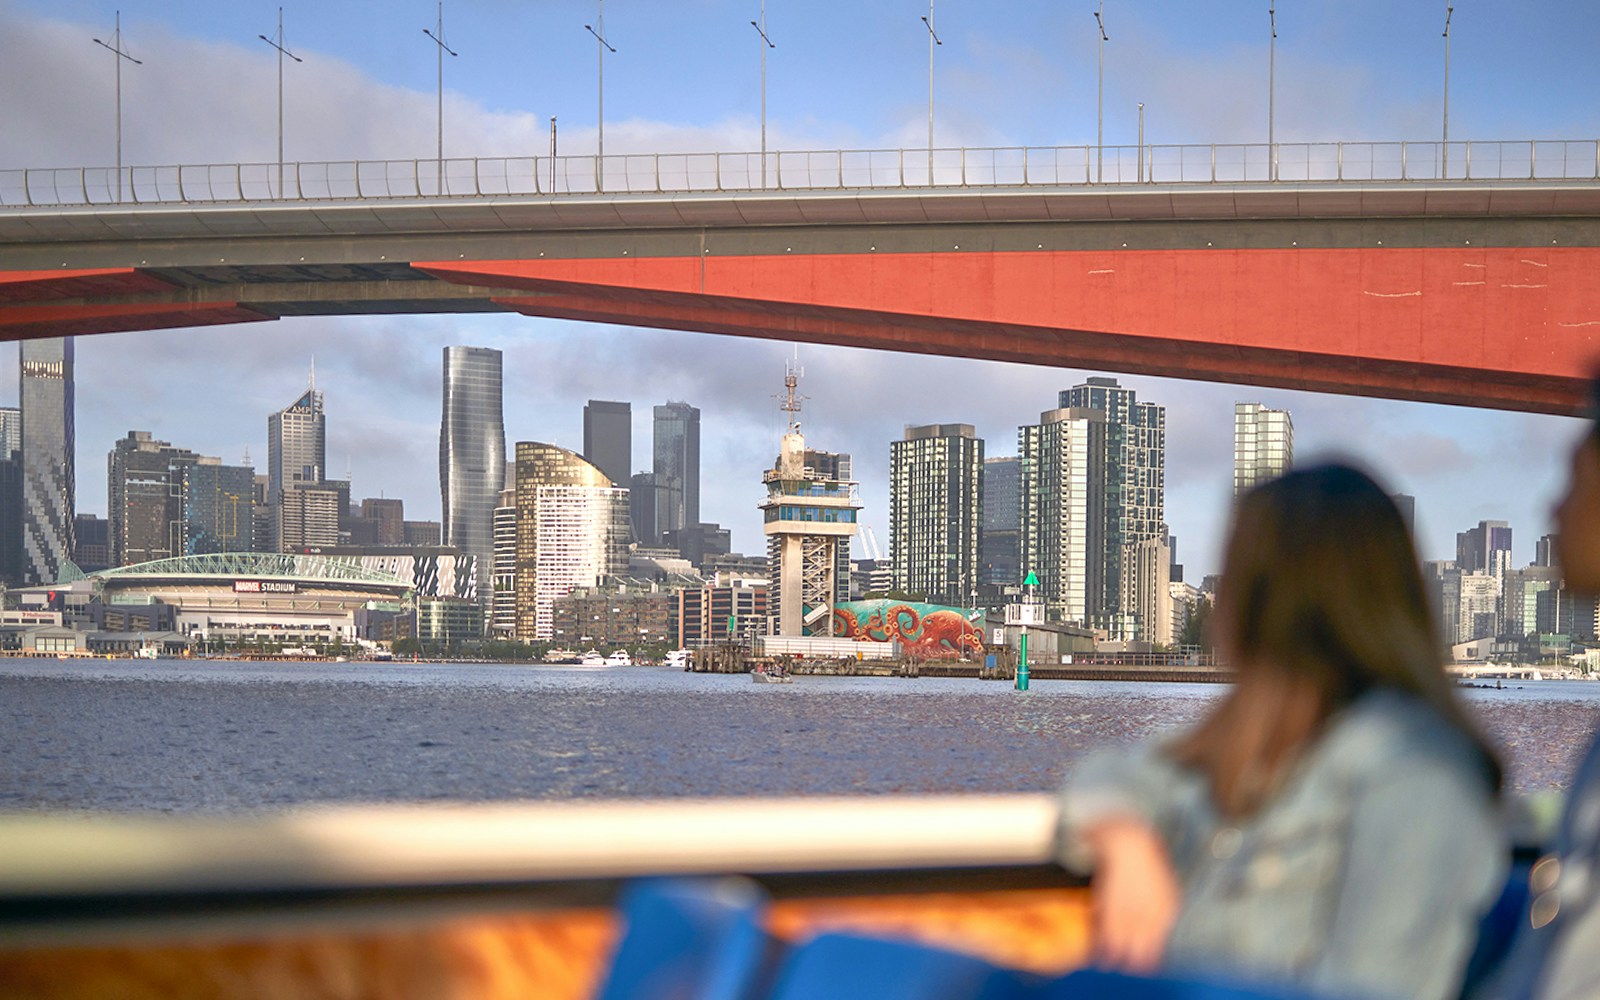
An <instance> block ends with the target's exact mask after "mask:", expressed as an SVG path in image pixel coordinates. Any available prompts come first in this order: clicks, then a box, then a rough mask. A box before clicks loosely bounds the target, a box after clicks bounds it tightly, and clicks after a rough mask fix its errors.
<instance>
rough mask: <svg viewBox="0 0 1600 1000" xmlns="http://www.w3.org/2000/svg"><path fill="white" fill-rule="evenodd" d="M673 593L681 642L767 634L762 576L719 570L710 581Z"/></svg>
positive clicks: (726, 639) (765, 592) (766, 605)
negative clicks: (700, 585)
mask: <svg viewBox="0 0 1600 1000" xmlns="http://www.w3.org/2000/svg"><path fill="white" fill-rule="evenodd" d="M676 596H677V605H678V606H677V616H678V620H677V636H678V644H679V645H680V646H685V647H688V646H697V645H702V644H705V643H709V642H725V641H729V640H743V639H746V638H748V637H750V636H756V635H767V634H768V631H769V629H770V627H771V616H770V614H769V608H768V604H767V596H768V589H767V582H766V581H765V580H762V579H754V578H744V577H738V576H734V575H729V574H719V575H718V576H717V577H716V578H715V579H713V580H712V581H711V582H710V583H709V584H707V585H705V586H703V587H685V588H684V589H682V590H679V591H678V592H677V595H676Z"/></svg>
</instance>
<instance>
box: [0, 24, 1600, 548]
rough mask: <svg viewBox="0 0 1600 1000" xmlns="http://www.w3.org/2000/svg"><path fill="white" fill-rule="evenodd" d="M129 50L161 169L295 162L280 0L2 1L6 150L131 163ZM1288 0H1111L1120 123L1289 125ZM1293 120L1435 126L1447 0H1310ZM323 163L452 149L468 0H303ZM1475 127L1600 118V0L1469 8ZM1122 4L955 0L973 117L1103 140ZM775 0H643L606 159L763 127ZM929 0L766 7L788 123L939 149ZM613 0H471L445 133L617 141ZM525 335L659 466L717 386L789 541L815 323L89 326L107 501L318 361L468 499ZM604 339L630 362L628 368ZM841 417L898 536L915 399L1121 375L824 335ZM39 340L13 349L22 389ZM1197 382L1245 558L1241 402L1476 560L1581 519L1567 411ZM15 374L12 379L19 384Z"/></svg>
mask: <svg viewBox="0 0 1600 1000" xmlns="http://www.w3.org/2000/svg"><path fill="white" fill-rule="evenodd" d="M119 6H120V9H121V10H122V26H123V43H124V46H125V47H126V48H127V49H128V50H129V51H130V52H131V53H132V54H133V55H134V56H136V57H138V58H140V59H142V60H144V64H143V65H142V66H125V67H124V74H123V127H124V150H123V159H124V162H125V163H130V164H152V163H179V162H183V163H195V162H236V161H240V160H244V161H267V160H270V159H272V158H273V157H274V156H275V148H276V141H277V138H276V103H275V102H276V69H277V62H276V54H275V53H274V52H273V51H272V50H271V49H270V48H269V47H268V46H267V45H265V44H264V43H262V42H261V41H260V40H259V39H257V37H256V36H257V35H258V34H267V35H269V36H270V35H272V34H273V33H274V31H275V30H276V18H277V6H278V5H277V4H276V3H240V2H229V3H221V4H218V3H214V2H198V0H196V2H171V0H168V2H142V0H123V2H121V3H120V4H118V3H112V2H96V0H53V2H49V3H43V2H21V0H0V136H4V137H5V138H4V140H3V141H0V167H18V166H67V165H72V166H76V165H86V164H87V165H103V164H109V163H111V162H112V160H113V157H114V145H113V115H112V93H113V90H112V87H113V75H112V65H111V64H112V57H111V55H110V53H108V52H106V51H105V50H103V49H101V48H99V47H97V46H95V45H94V44H93V42H92V41H91V39H93V38H95V37H99V38H103V39H108V40H109V37H110V32H111V30H112V26H113V18H114V14H115V11H116V10H117V9H118V8H119ZM1267 6H1268V5H1267V3H1266V2H1265V0H1263V2H1259V3H1257V2H1250V3H1242V2H1239V3H1235V2H1214V3H1206V2H1194V0H1191V2H1179V0H1169V2H1154V0H1148V2H1135V0H1107V2H1106V4H1105V21H1106V25H1107V29H1108V31H1109V33H1110V36H1111V41H1110V42H1108V43H1107V44H1106V46H1105V57H1106V62H1105V136H1106V141H1107V143H1132V142H1134V141H1135V136H1136V128H1137V110H1136V105H1137V103H1138V102H1140V101H1142V102H1144V103H1145V114H1146V137H1147V140H1148V141H1150V142H1154V143H1165V142H1260V141H1264V140H1265V138H1266V132H1267V57H1268V16H1267ZM1277 6H1278V10H1277V23H1278V40H1277V53H1276V67H1277V73H1276V117H1275V125H1276V135H1277V138H1278V139H1279V140H1280V141H1283V142H1293V141H1301V140H1334V139H1349V140H1362V139H1385V140H1389V139H1418V140H1425V139H1433V138H1437V137H1438V135H1439V132H1440V128H1441V118H1442V97H1443V95H1442V88H1443V76H1444V39H1443V38H1442V37H1441V32H1442V30H1443V27H1444V17H1445V4H1443V3H1437V4H1434V3H1415V2H1406V3H1398V4H1397V3H1393V2H1365V0H1362V2H1352V0H1322V2H1299V0H1281V2H1280V3H1278V5H1277ZM283 7H284V19H285V26H286V34H287V41H288V44H289V47H290V48H291V49H292V50H293V51H295V52H296V53H297V54H298V55H300V56H302V57H303V58H304V59H305V62H304V63H302V64H290V65H289V66H288V68H287V70H286V73H285V101H286V109H285V118H286V128H285V133H286V135H285V146H286V150H285V151H286V155H287V157H288V158H290V159H302V160H315V159H352V158H357V157H362V158H372V157H389V158H412V157H431V156H432V155H433V152H434V142H435V127H436V120H435V99H436V97H435V80H436V78H435V66H436V64H435V59H434V52H435V50H434V48H433V45H432V42H430V41H429V40H428V38H427V37H426V36H425V35H423V34H422V28H424V27H429V28H432V27H433V26H434V23H435V17H436V10H437V8H436V4H435V3H434V2H431V0H403V2H386V3H382V4H379V3H370V2H368V3H354V2H335V3H320V4H311V3H305V2H300V0H289V2H286V3H284V4H283ZM1455 7H1456V10H1455V13H1454V16H1453V19H1452V28H1451V51H1450V57H1451V64H1450V134H1451V136H1452V138H1456V139H1465V138H1477V139H1523V138H1551V139H1555V138H1565V139H1581V138H1586V137H1588V138H1592V137H1594V136H1596V135H1600V101H1597V99H1596V98H1597V97H1600V61H1597V60H1595V59H1594V58H1593V55H1592V51H1591V49H1592V41H1593V39H1594V38H1596V37H1600V7H1597V6H1596V5H1591V4H1588V3H1580V2H1576V0H1574V2H1567V3H1553V2H1542V3H1541V2H1530V3H1515V4H1513V3H1507V2H1500V3H1494V4H1489V3H1473V2H1471V0H1464V2H1460V3H1456V4H1455ZM1094 9H1095V4H1094V3H1090V2H1080V3H1071V4H1062V3H1057V2H1050V3H1045V2H1023V0H1017V2H1010V3H978V2H974V0H940V2H938V3H937V6H936V8H935V23H936V26H937V28H938V31H939V35H940V37H941V38H942V40H943V41H944V44H943V45H942V46H940V47H939V48H938V50H937V55H936V66H935V106H936V123H935V128H936V132H935V141H936V143H937V144H938V145H941V146H946V145H950V146H955V145H968V146H989V145H1023V144H1027V145H1058V144H1081V143H1086V142H1092V141H1093V139H1094V134H1095V126H1096V110H1095V87H1096V76H1095V66H1096V63H1095V59H1096V43H1097V39H1098V35H1097V32H1096V29H1095V25H1094V19H1093V11H1094ZM759 11H760V2H759V0H740V2H727V0H685V2H680V3H661V2H655V3H646V2H643V0H610V2H609V3H607V4H606V5H605V32H606V35H607V37H608V39H609V40H610V41H611V43H612V44H613V45H615V46H616V48H617V49H618V51H617V53H616V54H615V55H611V54H609V53H608V54H607V57H606V64H605V82H606V91H605V107H606V148H607V151H608V152H623V151H633V152H648V151H657V150H660V151H666V150H702V151H704V150H749V149H754V148H756V147H757V145H758V142H759V121H760V119H759V115H760V105H759V77H758V68H759V58H760V52H759V49H758V45H759V39H758V38H757V36H756V33H755V31H754V30H753V29H752V28H751V27H750V24H749V22H750V21H751V20H752V19H755V18H757V17H758V16H759ZM927 12H928V9H927V5H926V3H916V2H902V0H895V2H884V0H877V2H872V3H866V4H862V3H847V2H833V0H808V2H806V3H796V2H785V0H769V2H768V4H767V25H768V32H769V34H770V35H771V36H772V38H773V39H774V41H776V43H777V46H778V47H777V48H776V49H772V50H769V51H768V77H767V90H768V104H767V116H768V145H769V148H772V149H789V150H793V149H808V148H809V149H825V148H840V147H843V148H896V147H917V146H921V145H923V144H925V143H926V135H927V100H928V91H927V82H928V62H927V59H928V45H927V41H928V37H927V33H926V31H925V29H924V28H923V26H922V23H921V20H920V18H921V17H922V16H923V15H926V14H927ZM595 13H596V5H595V3H594V2H592V0H590V2H583V3H580V2H566V0H552V2H535V3H512V2H507V0H478V2H469V0H454V2H447V3H446V4H445V37H446V40H447V41H448V42H449V43H450V44H451V46H452V47H453V48H455V49H456V50H457V51H458V52H459V53H460V56H459V57H457V58H447V60H446V65H445V147H446V155H451V156H471V155H484V156H494V155H507V154H530V153H543V152H545V151H546V149H547V148H548V141H549V118H550V116H552V115H555V116H557V118H558V124H559V129H560V143H561V151H562V152H563V153H584V152H589V151H592V150H593V148H594V144H595V139H596V130H595V117H596V86H595V85H596V78H595V70H596V63H595V54H596V53H595V43H594V39H593V38H592V37H591V36H590V35H589V34H588V33H587V32H586V31H585V30H584V24H585V23H589V24H593V23H595ZM451 343H468V344H480V345H485V346H494V347H500V348H502V349H504V350H505V351H506V352H507V357H506V376H507V400H506V417H507V432H508V435H509V437H510V438H511V440H547V441H555V442H557V443H560V444H563V445H567V446H569V447H578V446H579V445H580V444H581V410H582V406H583V403H584V400H586V399H588V398H591V397H592V398H608V399H627V400H631V401H632V402H633V404H634V413H635V442H634V444H635V466H636V467H641V468H642V467H644V466H645V465H646V464H647V463H648V461H649V437H648V415H649V410H650V406H651V405H653V404H655V403H659V402H663V401H665V400H666V399H669V398H671V399H685V400H687V401H689V402H691V403H694V404H696V405H698V406H700V408H701V409H702V411H703V414H704V415H703V418H702V419H703V428H704V431H703V433H704V444H703V451H704V454H705V458H704V466H705V469H704V479H705V482H704V485H703V488H702V495H703V496H704V498H705V499H704V500H703V506H704V508H705V510H704V513H705V516H706V517H707V518H710V519H715V520H718V521H721V522H722V523H724V524H726V525H729V526H730V527H732V528H733V530H734V542H735V545H736V547H738V548H740V549H743V550H745V551H758V550H759V549H760V548H761V543H760V534H759V522H758V520H757V518H756V516H755V508H754V503H755V500H756V498H757V497H758V495H759V477H760V471H759V470H760V469H761V468H762V467H763V466H764V465H765V464H766V463H767V462H769V461H770V460H771V457H772V452H773V450H774V447H775V445H776V435H777V433H778V431H779V428H780V426H781V425H780V420H779V415H778V413H777V411H776V409H775V406H774V404H773V403H772V400H771V396H772V394H773V393H774V392H776V391H777V390H778V389H779V388H780V380H781V378H782V365H783V358H784V356H785V355H786V354H787V351H788V348H787V347H785V346H784V345H782V344H776V343H765V342H755V341H743V340H737V339H733V338H718V337H712V336H706V335H697V334H687V333H681V334H680V333H669V332H658V331H643V330H635V329H627V328H613V327H593V326H584V325H579V324H571V323H563V322H556V321H544V320H534V319H526V318H521V317H365V318H357V319H349V320H326V319H313V320H298V321H280V322H277V323H273V324H255V325H251V326H247V327H239V328H235V329H214V330H203V331H167V332H163V333H159V334H135V335H116V336H108V337H98V338H89V339H85V340H82V341H80V343H79V346H78V358H79V396H78V398H79V412H78V446H79V454H78V464H79V505H80V509H82V510H85V511H94V512H99V513H103V512H104V509H105V478H104V477H105V473H104V461H103V457H102V456H103V455H104V454H105V452H106V451H107V450H109V448H110V447H111V444H112V442H113V441H114V440H115V439H116V438H118V437H120V436H122V435H123V434H124V433H126V432H127V430H129V429H133V428H137V429H141V430H150V431H152V432H154V433H155V434H156V435H157V436H158V437H161V438H164V439H166V440H170V441H172V442H174V443H176V444H179V445H182V446H185V447H189V448H193V449H195V450H198V451H202V452H205V453H209V454H219V455H222V456H223V457H224V458H226V459H228V460H230V461H236V460H238V459H239V458H240V456H241V455H242V454H243V451H244V450H245V449H246V448H248V449H249V451H250V453H251V455H252V456H253V457H255V459H256V461H257V463H258V464H260V463H261V461H262V459H263V457H264V455H265V424H266V414H267V412H269V411H270V410H272V409H275V408H277V407H281V406H283V405H286V404H287V403H288V402H290V401H292V400H293V399H294V398H295V396H296V395H297V394H298V392H299V391H300V388H301V387H302V386H303V384H304V379H305V371H306V369H307V367H308V366H309V363H310V358H311V356H312V355H313V354H314V355H315V356H316V358H317V371H318V383H319V386H320V387H321V388H323V389H324V390H325V392H326V393H327V399H328V413H329V437H330V451H331V452H332V454H331V456H330V464H331V465H332V466H333V467H334V471H336V472H338V473H340V474H342V473H343V472H344V470H345V468H346V467H347V466H348V467H349V469H350V470H351V472H352V473H353V475H354V477H355V480H356V483H355V491H356V495H357V496H367V495H373V496H375V495H379V494H380V493H382V494H386V495H388V496H400V497H403V498H404V499H405V500H406V503H407V511H408V515H409V516H411V517H436V516H437V512H438V505H439V500H438V485H437V460H436V454H437V451H436V449H437V427H438V406H439V401H438V396H439V355H440V348H441V347H442V346H443V345H445V344H451ZM597 358H604V359H606V361H605V364H604V365H601V364H600V363H598V362H597V361H596V359H597ZM801 359H802V363H803V364H804V365H805V367H806V369H807V379H806V381H805V384H804V387H803V388H804V391H805V392H806V393H807V394H808V395H809V396H810V397H811V399H810V400H809V402H808V403H807V406H808V413H807V414H806V427H807V430H808V435H809V436H810V438H811V440H812V443H813V444H815V445H816V446H818V447H823V448H828V449H832V450H845V451H850V452H852V453H853V454H854V455H855V456H856V468H857V474H858V475H859V476H860V478H861V479H862V481H863V490H862V492H863V498H864V500H865V501H866V503H867V509H866V510H865V512H864V515H863V516H864V518H865V520H866V521H867V522H868V523H870V524H873V525H874V527H875V529H876V531H877V533H878V535H879V536H880V537H886V536H887V527H888V524H887V514H886V507H887V504H886V500H887V497H886V479H887V464H888V448H889V441H890V440H891V439H892V438H894V437H896V436H898V435H899V433H900V430H901V427H902V426H903V425H905V424H908V423H909V424H914V423H928V422H935V421H945V422H948V421H966V422H970V423H974V424H976V425H977V426H978V430H979V433H980V434H981V435H983V436H984V437H985V438H986V440H987V441H988V449H989V453H990V454H995V455H998V454H1011V453H1013V452H1014V450H1015V433H1016V427H1017V425H1018V424H1020V423H1025V422H1029V421H1032V420H1034V419H1036V418H1037V415H1038V413H1039V411H1041V410H1044V409H1047V408H1049V407H1051V406H1052V405H1053V401H1054V399H1055V393H1056V390H1058V389H1060V388H1063V387H1066V386H1069V385H1072V384H1075V383H1076V382H1078V381H1080V380H1081V379H1082V377H1083V376H1084V375H1087V374H1097V373H1095V372H1078V371H1064V370H1053V369H1043V368H1030V367H1026V366H1012V365H998V364H987V363H976V362H959V361H951V360H947V359H937V358H919V357H912V356H905V355H894V354H878V353H873V352H865V351H856V350H845V349H828V348H813V347H802V349H801ZM14 372H15V358H14V355H6V356H5V357H4V359H3V363H0V385H14V384H15V382H14V378H15V375H14ZM1124 382H1125V384H1130V385H1133V386H1135V387H1136V388H1138V389H1139V391H1140V395H1141V398H1144V399H1149V400H1152V401H1155V402H1158V403H1163V404H1166V405H1167V406H1168V407H1169V412H1168V421H1169V435H1168V450H1169V451H1168V470H1169V471H1168V499H1167V504H1168V519H1169V521H1170V522H1171V523H1172V526H1173V530H1174V531H1175V533H1176V534H1177V535H1178V537H1179V542H1180V554H1181V555H1182V556H1183V559H1184V562H1185V563H1186V564H1187V565H1188V566H1189V568H1190V573H1191V575H1195V576H1196V577H1197V574H1198V572H1205V571H1209V570H1212V569H1214V568H1215V562H1216V550H1217V548H1218V546H1219V545H1220V542H1221V533H1222V531H1223V530H1224V525H1225V519H1226V513H1227V496H1228V490H1229V482H1230V476H1231V468H1230V465H1229V460H1230V455H1231V437H1230V435H1231V420H1232V404H1233V402H1234V401H1235V400H1261V401H1263V402H1266V403H1267V404H1268V405H1273V406H1280V407H1287V408H1288V409H1290V410H1291V411H1292V412H1293V413H1294V419H1295V425H1296V430H1297V448H1298V451H1299V452H1300V454H1301V455H1302V456H1303V457H1311V456H1314V455H1318V454H1324V455H1325V454H1330V453H1340V454H1346V455H1354V456H1356V457H1359V458H1361V459H1363V460H1365V461H1366V462H1368V463H1369V464H1371V465H1373V466H1374V467H1375V468H1377V469H1378V470H1379V471H1380V472H1381V473H1382V474H1384V475H1385V476H1386V477H1387V478H1388V479H1389V480H1390V481H1391V483H1392V485H1393V487H1394V488H1396V489H1400V490H1405V491H1407V492H1411V493H1414V494H1415V495H1416V496H1417V498H1418V516H1419V534H1420V536H1421V547H1422V550H1423V553H1424V556H1425V557H1431V558H1437V557H1440V556H1449V555H1452V554H1453V549H1454V544H1453V536H1454V533H1455V532H1456V531H1458V530H1461V529H1463V528H1466V527H1469V526H1471V525H1472V524H1473V523H1475V522H1476V521H1477V520H1478V519H1480V518H1499V519H1504V520H1509V521H1511V522H1512V524H1513V527H1514V528H1515V529H1516V538H1517V550H1518V551H1517V555H1518V558H1519V561H1521V560H1526V559H1527V558H1529V557H1531V555H1532V546H1533V542H1534V540H1535V539H1536V538H1537V537H1538V535H1539V534H1541V533H1543V532H1544V531H1546V530H1548V516H1547V511H1548V507H1549V503H1550V500H1551V499H1552V496H1553V493H1554V491H1555V490H1556V488H1557V487H1558V485H1559V482H1560V478H1561V474H1562V463H1563V455H1562V452H1563V449H1564V448H1565V446H1566V444H1567V442H1568V441H1569V440H1570V438H1571V436H1572V434H1573V433H1574V432H1575V424H1574V423H1573V422H1571V421H1568V420H1563V419H1559V418H1549V417H1533V416H1526V415H1516V414H1501V413H1491V412H1484V411H1475V410H1467V409H1459V408H1446V407H1434V406H1422V405H1417V404H1404V403H1395V402H1388V401H1381V400H1361V399H1352V398H1343V397H1335V396H1322V395H1315V394H1304V393H1289V392H1276V391H1265V390H1257V389H1252V388H1248V387H1231V386H1217V385H1207V384H1201V383H1191V382H1180V381H1173V380H1162V379H1149V378H1140V377H1130V378H1126V379H1125V380H1124ZM13 393H14V390H11V391H9V392H5V391H0V399H7V400H9V398H10V397H11V395H12V394H13Z"/></svg>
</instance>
